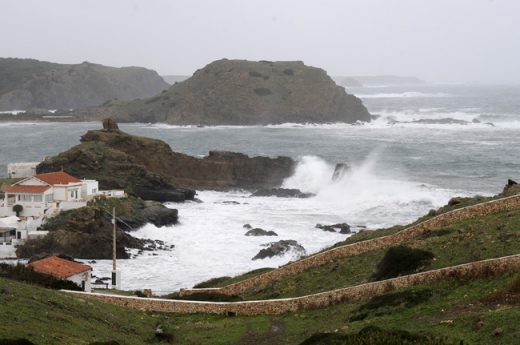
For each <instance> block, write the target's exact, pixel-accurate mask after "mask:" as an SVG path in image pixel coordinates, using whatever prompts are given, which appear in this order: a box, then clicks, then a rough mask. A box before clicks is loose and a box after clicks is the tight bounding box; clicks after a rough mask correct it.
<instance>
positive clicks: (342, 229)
mask: <svg viewBox="0 0 520 345" xmlns="http://www.w3.org/2000/svg"><path fill="white" fill-rule="evenodd" d="M316 228H317V229H321V230H323V231H329V232H338V230H339V233H340V234H350V233H352V231H351V230H350V225H348V224H347V223H338V224H332V225H322V224H316Z"/></svg>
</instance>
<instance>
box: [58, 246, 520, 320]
mask: <svg viewBox="0 0 520 345" xmlns="http://www.w3.org/2000/svg"><path fill="white" fill-rule="evenodd" d="M519 268H520V254H518V255H512V256H505V257H501V258H497V259H488V260H482V261H476V262H471V263H467V264H463V265H457V266H452V267H447V268H441V269H438V270H432V271H428V272H422V273H416V274H411V275H408V276H402V277H397V278H393V279H388V280H383V281H378V282H372V283H366V284H361V285H356V286H351V287H346V288H341V289H336V290H331V291H327V292H321V293H317V294H313V295H307V296H302V297H295V298H285V299H272V300H264V301H245V302H205V301H182V300H168V299H159V298H141V297H128V296H120V295H106V294H99V293H88V292H78V291H68V290H63V291H64V292H65V293H67V294H71V295H73V296H76V297H79V298H84V299H92V300H97V301H101V302H105V303H110V304H114V305H118V306H122V307H129V308H134V309H139V310H145V311H153V312H172V313H184V314H186V313H211V314H229V313H233V314H237V315H260V314H283V313H287V312H295V311H298V310H305V309H317V308H323V307H327V306H329V305H332V304H337V303H341V302H347V301H355V300H360V299H363V298H368V297H373V296H378V295H382V294H385V293H388V292H390V291H393V290H396V289H400V288H404V287H408V286H412V285H419V284H427V283H431V282H437V281H440V280H446V279H450V278H457V279H461V280H466V279H475V278H478V277H489V276H498V275H502V274H505V273H508V272H511V271H513V270H518V269H519Z"/></svg>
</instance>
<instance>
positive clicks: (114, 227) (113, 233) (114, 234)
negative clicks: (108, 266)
mask: <svg viewBox="0 0 520 345" xmlns="http://www.w3.org/2000/svg"><path fill="white" fill-rule="evenodd" d="M112 271H114V272H115V271H116V208H115V207H114V208H112ZM114 285H115V284H114Z"/></svg>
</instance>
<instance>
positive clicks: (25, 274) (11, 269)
mask: <svg viewBox="0 0 520 345" xmlns="http://www.w3.org/2000/svg"><path fill="white" fill-rule="evenodd" d="M0 277H3V278H8V279H13V280H17V281H21V282H25V283H30V284H36V285H40V286H43V287H45V288H48V289H54V290H61V289H65V290H75V291H83V289H82V288H81V287H79V286H78V285H76V284H75V283H73V282H71V281H70V280H63V279H58V278H55V277H53V276H51V275H48V274H43V273H39V272H36V271H34V270H33V269H32V268H30V267H26V266H25V265H22V264H18V265H16V266H14V265H9V264H0Z"/></svg>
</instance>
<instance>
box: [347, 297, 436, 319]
mask: <svg viewBox="0 0 520 345" xmlns="http://www.w3.org/2000/svg"><path fill="white" fill-rule="evenodd" d="M432 295H433V292H432V290H429V289H422V290H405V291H400V292H394V293H390V294H385V295H381V296H375V297H372V298H371V299H370V301H368V302H367V303H365V304H363V305H361V306H360V307H359V308H357V309H356V310H355V311H354V313H353V315H352V316H351V317H350V319H349V321H351V322H352V321H359V320H363V319H365V318H367V317H368V316H369V315H370V314H374V315H375V316H381V315H386V314H391V313H393V312H394V311H395V309H397V308H411V307H413V306H416V305H418V304H421V303H424V302H427V301H428V300H429V299H430V298H431V296H432Z"/></svg>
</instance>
